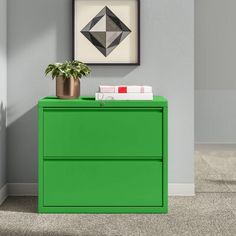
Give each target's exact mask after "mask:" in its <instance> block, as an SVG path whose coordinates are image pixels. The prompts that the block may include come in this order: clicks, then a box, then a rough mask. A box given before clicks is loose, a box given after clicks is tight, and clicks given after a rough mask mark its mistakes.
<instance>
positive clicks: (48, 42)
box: [7, 0, 194, 183]
mask: <svg viewBox="0 0 236 236" xmlns="http://www.w3.org/2000/svg"><path fill="white" fill-rule="evenodd" d="M193 2H194V1H193V0H181V1H179V0H168V1H167V0H147V1H141V7H142V10H141V13H142V16H141V17H142V18H141V32H142V33H141V42H142V43H141V53H142V55H141V59H142V62H141V63H142V64H141V66H139V67H93V68H92V70H93V73H92V75H91V77H90V78H88V79H86V80H83V81H82V88H81V90H82V94H83V95H93V94H94V93H95V91H96V90H97V87H98V85H99V84H150V85H153V87H154V91H155V93H156V94H157V93H158V94H160V95H164V96H166V97H167V98H168V99H169V182H171V183H193V143H194V134H193V128H194V127H193V126H194V122H193V120H194V117H193V116H194V107H193V103H194V69H193V66H194V65H193V64H194V63H193V49H194V44H193V42H194V38H193V36H194V27H193V26H194V3H193ZM71 23H72V21H71V5H70V1H68V0H40V1H39V0H8V29H9V30H8V53H9V54H8V63H9V64H8V138H7V141H8V144H7V151H8V158H9V165H8V181H9V182H25V183H27V182H36V181H37V111H36V107H35V106H36V104H37V101H38V99H39V98H41V97H43V96H47V95H50V94H54V90H55V84H54V82H52V81H51V80H50V79H48V78H47V79H45V78H44V75H43V71H44V68H45V67H46V65H47V64H48V63H50V62H56V61H62V60H65V59H71V56H72V31H71ZM98 125H99V124H98Z"/></svg>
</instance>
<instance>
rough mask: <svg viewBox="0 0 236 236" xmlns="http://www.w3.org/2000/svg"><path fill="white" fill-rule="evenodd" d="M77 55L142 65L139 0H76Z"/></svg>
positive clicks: (102, 61) (94, 61) (103, 62)
mask: <svg viewBox="0 0 236 236" xmlns="http://www.w3.org/2000/svg"><path fill="white" fill-rule="evenodd" d="M73 12H74V15H73V18H74V38H73V39H74V59H76V60H80V61H83V62H84V63H86V64H89V65H140V0H73Z"/></svg>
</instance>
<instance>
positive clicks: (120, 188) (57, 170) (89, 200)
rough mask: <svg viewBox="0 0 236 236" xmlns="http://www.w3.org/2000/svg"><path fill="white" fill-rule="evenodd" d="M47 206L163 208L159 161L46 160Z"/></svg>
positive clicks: (44, 191) (45, 200)
mask: <svg viewBox="0 0 236 236" xmlns="http://www.w3.org/2000/svg"><path fill="white" fill-rule="evenodd" d="M43 172H44V174H43V177H44V188H43V195H44V203H43V204H44V206H61V207H63V206H64V207H66V206H68V207H69V206H82V207H83V206H84V207H85V206H90V207H91V206H94V207H95V206H107V207H108V206H114V207H116V206H117V207H118V206H162V204H163V196H162V189H163V183H162V162H161V161H159V160H148V161H144V160H69V161H67V160H65V161H63V160H60V161H55V160H46V161H44V170H43Z"/></svg>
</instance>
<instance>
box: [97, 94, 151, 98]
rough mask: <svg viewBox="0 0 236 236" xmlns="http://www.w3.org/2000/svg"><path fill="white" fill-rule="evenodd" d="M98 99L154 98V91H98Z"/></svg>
mask: <svg viewBox="0 0 236 236" xmlns="http://www.w3.org/2000/svg"><path fill="white" fill-rule="evenodd" d="M96 100H153V93H96Z"/></svg>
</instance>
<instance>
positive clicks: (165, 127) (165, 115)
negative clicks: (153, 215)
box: [162, 107, 168, 212]
mask: <svg viewBox="0 0 236 236" xmlns="http://www.w3.org/2000/svg"><path fill="white" fill-rule="evenodd" d="M162 168H163V208H164V211H166V212H168V107H164V108H163V167H162Z"/></svg>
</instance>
